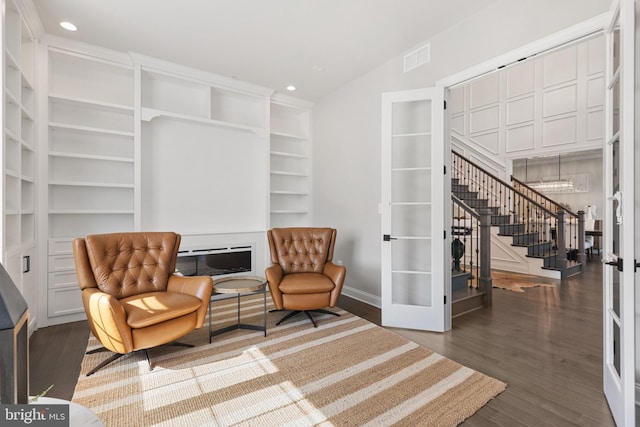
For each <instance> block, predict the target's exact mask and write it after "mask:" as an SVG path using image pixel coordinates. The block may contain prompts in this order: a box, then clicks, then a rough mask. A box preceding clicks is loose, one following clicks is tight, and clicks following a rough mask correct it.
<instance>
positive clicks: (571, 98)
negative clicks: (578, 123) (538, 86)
mask: <svg viewBox="0 0 640 427" xmlns="http://www.w3.org/2000/svg"><path fill="white" fill-rule="evenodd" d="M577 105H578V98H577V87H576V85H570V86H565V87H562V88H559V89H553V90H550V91H547V92H545V93H544V95H543V96H542V116H543V117H552V116H557V115H559V114H566V113H573V112H575V111H576V110H577V108H578V107H577Z"/></svg>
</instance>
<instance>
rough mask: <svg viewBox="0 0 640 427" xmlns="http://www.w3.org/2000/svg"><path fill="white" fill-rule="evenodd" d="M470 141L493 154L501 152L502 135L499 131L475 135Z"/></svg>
mask: <svg viewBox="0 0 640 427" xmlns="http://www.w3.org/2000/svg"><path fill="white" fill-rule="evenodd" d="M469 139H470V140H471V142H473V143H475V144H477V145H478V146H480V147H482V148H484V149H486V150H488V151H490V152H491V153H493V154H498V153H499V152H500V133H499V132H498V131H495V132H488V133H483V134H480V135H473V136H471V137H470V138H469Z"/></svg>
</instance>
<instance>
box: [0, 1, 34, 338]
mask: <svg viewBox="0 0 640 427" xmlns="http://www.w3.org/2000/svg"><path fill="white" fill-rule="evenodd" d="M3 3H4V8H5V10H4V25H3V28H4V44H3V59H2V63H3V76H4V78H3V88H4V90H3V95H4V96H3V113H4V114H3V151H2V159H3V162H2V163H3V186H2V203H3V207H2V223H3V224H2V263H3V265H4V267H5V268H6V270H7V272H8V273H9V275H10V276H11V278H12V279H13V281H14V282H15V283H16V286H17V287H18V289H20V291H21V292H22V294H23V296H24V297H25V300H26V301H27V304H28V305H29V308H30V309H31V311H30V327H31V328H33V325H34V323H35V321H36V310H35V309H34V308H35V307H36V304H37V300H38V297H37V290H36V288H35V286H36V285H35V279H34V276H35V269H36V262H35V261H36V260H35V257H34V255H35V248H36V239H37V237H36V177H37V171H36V123H35V118H36V101H35V99H36V96H35V86H34V84H35V83H34V82H35V73H36V65H35V58H36V57H35V55H36V51H35V47H36V44H35V42H34V38H33V36H32V33H31V31H30V29H29V27H28V25H27V21H26V20H25V18H24V17H23V15H22V13H21V11H20V9H19V8H18V7H17V5H16V4H15V3H14V2H13V1H12V0H6V1H5V2H3Z"/></svg>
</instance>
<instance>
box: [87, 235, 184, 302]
mask: <svg viewBox="0 0 640 427" xmlns="http://www.w3.org/2000/svg"><path fill="white" fill-rule="evenodd" d="M85 240H86V245H87V254H88V256H89V261H90V263H91V268H92V270H93V274H94V276H95V278H96V282H97V284H98V288H99V289H100V290H101V291H102V292H105V293H108V294H110V295H113V296H114V297H116V298H118V299H120V298H126V297H130V296H133V295H137V294H141V293H145V292H158V291H165V290H166V289H167V281H168V278H169V275H170V274H172V273H173V271H174V269H175V253H176V252H177V248H178V246H179V244H180V240H179V236H178V235H177V234H175V233H163V232H152V233H113V234H107V235H95V236H94V235H92V236H87V238H86V239H85Z"/></svg>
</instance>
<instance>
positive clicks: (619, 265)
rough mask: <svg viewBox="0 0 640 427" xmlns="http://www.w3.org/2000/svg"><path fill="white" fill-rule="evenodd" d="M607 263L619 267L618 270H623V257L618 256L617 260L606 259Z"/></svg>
mask: <svg viewBox="0 0 640 427" xmlns="http://www.w3.org/2000/svg"><path fill="white" fill-rule="evenodd" d="M605 264H607V265H612V266H615V267H618V271H622V265H623V263H622V258H616V260H615V261H605Z"/></svg>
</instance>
